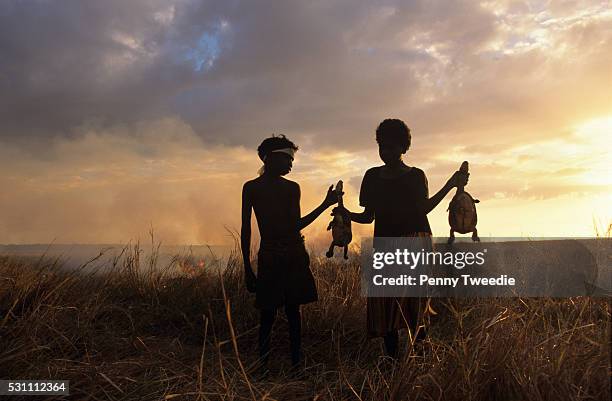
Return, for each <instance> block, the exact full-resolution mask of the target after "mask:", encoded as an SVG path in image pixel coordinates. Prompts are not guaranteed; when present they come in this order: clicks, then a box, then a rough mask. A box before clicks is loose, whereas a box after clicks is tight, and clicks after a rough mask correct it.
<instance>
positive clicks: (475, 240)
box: [472, 227, 480, 242]
mask: <svg viewBox="0 0 612 401" xmlns="http://www.w3.org/2000/svg"><path fill="white" fill-rule="evenodd" d="M472 241H474V242H480V238H478V230H477V229H476V227H474V231H472Z"/></svg>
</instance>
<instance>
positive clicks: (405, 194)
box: [350, 119, 468, 357]
mask: <svg viewBox="0 0 612 401" xmlns="http://www.w3.org/2000/svg"><path fill="white" fill-rule="evenodd" d="M410 141H411V136H410V129H409V128H408V127H407V126H406V124H405V123H404V122H403V121H402V120H398V119H386V120H384V121H383V122H381V123H380V125H379V126H378V128H377V129H376V142H377V143H378V153H379V156H380V158H381V160H382V161H383V162H384V165H382V166H378V167H372V168H370V169H369V170H367V171H366V173H365V175H364V177H363V180H362V182H361V189H360V193H359V204H360V205H361V206H363V207H364V208H365V209H364V211H363V212H362V213H350V216H351V220H352V221H354V222H356V223H361V224H369V223H372V222H374V238H376V237H417V236H418V237H431V228H430V226H429V221H428V219H427V214H428V213H429V212H430V211H431V210H433V209H434V208H435V207H436V206H437V205H438V204H439V203H440V201H441V200H442V199H443V198H444V197H445V196H446V194H448V192H449V191H450V190H451V189H452V188H453V187H456V186H464V185H466V184H467V179H468V174H467V173H463V172H459V171H457V172H455V173H454V174H453V176H452V177H451V178H450V179H449V180H448V182H447V183H446V184H445V185H444V186H443V187H442V189H440V191H438V192H437V193H436V194H435V195H434V196H432V197H431V198H429V190H428V185H427V177H426V176H425V173H424V172H423V170H421V169H419V168H417V167H411V166H408V165H406V164H405V163H404V161H403V160H402V155H403V154H405V153H406V152H407V151H408V149H409V148H410ZM430 243H431V241H430ZM424 309H425V305H424V302H423V300H422V299H420V298H392V297H388V298H368V299H367V329H368V336H369V337H381V336H382V337H384V341H385V348H386V352H387V354H388V355H390V356H392V357H396V356H397V351H398V349H397V344H398V330H400V329H402V328H406V321H407V323H408V328H409V329H410V330H411V333H412V334H413V335H416V339H417V340H420V339H422V338H423V337H424V330H423V329H422V327H421V328H420V327H419V326H420V325H419V320H420V319H421V317H422V314H423V312H424Z"/></svg>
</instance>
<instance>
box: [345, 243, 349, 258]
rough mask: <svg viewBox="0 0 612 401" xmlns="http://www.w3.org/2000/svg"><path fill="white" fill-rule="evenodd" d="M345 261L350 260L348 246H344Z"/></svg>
mask: <svg viewBox="0 0 612 401" xmlns="http://www.w3.org/2000/svg"><path fill="white" fill-rule="evenodd" d="M344 259H348V245H344Z"/></svg>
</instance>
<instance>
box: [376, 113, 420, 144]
mask: <svg viewBox="0 0 612 401" xmlns="http://www.w3.org/2000/svg"><path fill="white" fill-rule="evenodd" d="M411 139H412V138H411V136H410V128H408V126H407V125H406V123H404V122H403V121H402V120H399V119H397V118H387V119H386V120H383V122H381V123H380V124H379V125H378V128H376V142H378V143H379V144H381V143H391V144H395V145H399V146H401V147H403V148H405V150H408V149H409V148H410V141H411Z"/></svg>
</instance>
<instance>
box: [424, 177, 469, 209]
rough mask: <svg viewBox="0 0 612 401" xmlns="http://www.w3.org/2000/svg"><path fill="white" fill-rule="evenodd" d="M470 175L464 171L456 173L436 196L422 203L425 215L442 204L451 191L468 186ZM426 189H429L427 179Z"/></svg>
mask: <svg viewBox="0 0 612 401" xmlns="http://www.w3.org/2000/svg"><path fill="white" fill-rule="evenodd" d="M469 176H470V174H469V173H464V172H463V171H455V173H454V174H453V175H452V176H451V178H449V179H448V181H447V182H446V184H444V186H443V187H442V188H440V190H439V191H438V192H436V194H435V195H434V196H432V197H431V198H427V196H425V199H424V200H423V203H422V208H423V212H424V213H425V214H427V213H429V212H431V211H432V210H434V209H435V208H436V206H438V205H439V204H440V202H441V201H442V199H444V197H445V196H446V195H447V194H448V193H449V192H450V190H451V189H453V188H455V187H464V186H466V185H467V182H468V177H469ZM425 188H427V179H426V178H425Z"/></svg>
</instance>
